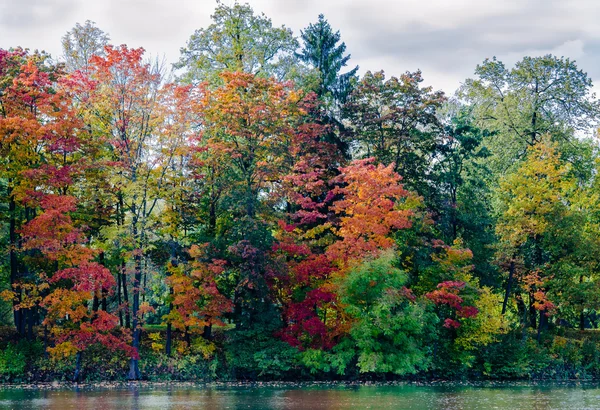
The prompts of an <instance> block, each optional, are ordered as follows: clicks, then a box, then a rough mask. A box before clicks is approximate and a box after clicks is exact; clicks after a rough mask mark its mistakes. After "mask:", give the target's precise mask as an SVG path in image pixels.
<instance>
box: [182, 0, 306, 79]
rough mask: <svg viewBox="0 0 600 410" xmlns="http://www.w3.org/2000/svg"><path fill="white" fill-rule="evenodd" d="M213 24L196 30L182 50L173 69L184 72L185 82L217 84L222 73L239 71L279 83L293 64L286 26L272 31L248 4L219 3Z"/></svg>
mask: <svg viewBox="0 0 600 410" xmlns="http://www.w3.org/2000/svg"><path fill="white" fill-rule="evenodd" d="M211 18H212V20H213V23H212V24H211V25H210V26H208V27H207V28H205V29H204V28H202V29H198V30H196V31H195V32H194V34H193V35H192V36H191V37H190V39H189V41H188V43H187V46H186V47H183V48H182V49H181V58H180V59H179V62H178V63H177V64H176V65H175V67H177V68H183V69H185V70H186V72H185V74H184V75H183V77H182V79H183V80H184V81H185V82H193V83H199V82H202V81H209V82H211V83H214V82H217V83H218V82H219V81H220V78H219V74H220V73H221V72H223V71H230V72H233V71H241V72H245V73H249V74H254V75H258V76H261V77H265V78H268V77H275V78H277V79H279V80H282V79H283V78H284V77H285V75H286V73H287V72H288V71H289V69H290V66H291V63H292V62H293V58H292V57H293V53H294V50H296V48H297V45H298V44H297V41H296V39H295V38H294V36H293V35H292V32H291V30H290V29H288V28H286V27H285V26H282V27H273V23H272V22H271V19H269V18H267V17H266V16H265V15H264V14H261V15H255V14H254V10H252V8H251V7H250V5H248V4H239V3H237V2H235V3H234V4H233V6H231V7H230V6H227V5H225V4H224V3H221V2H218V3H217V9H216V10H215V13H214V14H213V15H212V16H211Z"/></svg>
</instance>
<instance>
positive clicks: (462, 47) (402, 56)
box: [0, 0, 600, 93]
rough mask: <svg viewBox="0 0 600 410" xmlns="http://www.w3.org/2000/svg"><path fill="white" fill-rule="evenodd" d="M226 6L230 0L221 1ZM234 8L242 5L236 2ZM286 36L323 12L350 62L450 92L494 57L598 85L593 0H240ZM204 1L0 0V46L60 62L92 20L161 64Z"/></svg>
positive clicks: (200, 16)
mask: <svg viewBox="0 0 600 410" xmlns="http://www.w3.org/2000/svg"><path fill="white" fill-rule="evenodd" d="M224 2H225V3H226V4H233V0H225V1H224ZM242 2H243V1H242ZM248 3H250V5H251V6H252V7H253V8H254V10H255V12H263V13H265V14H266V15H267V16H268V17H270V18H271V19H272V20H273V23H274V24H275V25H278V26H279V25H283V24H284V25H286V26H287V27H289V28H291V29H292V30H293V31H294V33H295V35H298V34H299V31H300V29H302V28H304V27H306V26H307V25H308V24H309V23H311V22H314V21H315V20H316V19H317V16H318V14H319V13H323V14H325V17H326V18H327V19H328V20H329V22H330V23H331V25H332V26H333V28H334V29H339V30H340V32H341V34H342V39H343V41H345V42H346V45H347V48H348V51H349V52H350V53H351V54H352V60H351V63H352V64H353V65H355V64H358V65H359V66H360V71H361V73H362V72H365V71H367V70H371V71H376V70H381V69H384V70H385V71H386V74H387V75H388V76H390V75H399V74H400V73H402V72H404V71H407V70H411V71H413V70H416V69H417V68H420V69H421V70H422V71H423V76H424V78H425V81H426V83H428V84H430V85H433V86H434V87H435V88H436V89H442V90H444V91H446V92H447V93H452V92H453V91H454V90H455V89H456V88H457V87H458V86H459V85H460V83H461V82H462V81H464V79H465V78H467V77H469V76H471V75H472V73H473V70H474V68H475V66H476V65H477V64H478V63H480V62H481V61H483V60H484V59H485V58H486V57H492V56H494V55H495V56H497V57H498V58H499V59H501V60H502V61H504V62H505V63H507V64H512V63H514V62H515V61H517V60H519V59H520V58H521V57H523V56H525V55H531V56H535V55H542V54H547V53H552V54H556V55H558V56H565V57H570V58H572V59H575V60H577V63H578V66H579V67H580V68H581V69H583V70H584V71H587V72H588V74H589V75H590V76H591V78H592V79H594V80H596V81H595V83H598V84H595V85H596V87H595V88H596V89H598V88H599V87H598V85H600V24H599V21H600V4H599V2H598V0H569V1H566V0H249V1H248ZM215 6H216V2H215V1H214V0H160V1H159V0H0V48H9V47H14V46H23V47H28V48H30V49H43V50H46V51H48V52H50V53H51V54H52V55H53V56H55V57H56V56H60V54H61V48H60V38H61V37H62V35H63V34H64V33H65V32H66V31H68V30H69V29H70V28H72V27H73V26H74V25H75V23H76V22H80V23H83V22H84V21H85V20H87V19H89V20H93V21H95V22H96V24H97V26H98V27H99V28H101V29H102V30H104V31H105V32H107V33H108V34H109V35H110V37H111V42H112V43H113V44H123V43H124V44H127V45H129V46H130V47H140V46H143V47H144V48H145V49H146V50H147V51H148V53H150V54H152V55H153V56H157V55H158V56H163V55H164V56H165V57H166V59H167V61H168V62H175V61H176V60H177V59H178V57H179V48H180V47H182V46H184V45H185V43H186V41H187V39H188V38H189V36H190V35H191V34H192V33H193V32H194V30H195V29H197V28H200V27H206V26H207V25H208V24H210V15H211V14H212V12H213V10H214V8H215Z"/></svg>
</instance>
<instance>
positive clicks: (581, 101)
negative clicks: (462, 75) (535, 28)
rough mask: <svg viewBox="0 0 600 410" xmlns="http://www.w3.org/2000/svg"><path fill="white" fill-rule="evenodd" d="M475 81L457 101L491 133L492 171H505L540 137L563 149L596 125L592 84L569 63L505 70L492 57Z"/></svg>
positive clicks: (532, 61)
mask: <svg viewBox="0 0 600 410" xmlns="http://www.w3.org/2000/svg"><path fill="white" fill-rule="evenodd" d="M475 75H476V78H474V79H468V80H467V81H465V84H464V86H463V87H462V89H461V95H462V97H463V98H465V99H466V101H467V102H469V103H470V104H472V105H473V106H474V115H475V118H476V121H477V125H479V126H480V127H482V128H485V129H488V130H490V131H495V133H494V134H493V137H492V138H488V139H487V141H486V145H487V146H488V147H489V149H490V151H491V152H492V154H493V156H492V157H491V160H492V162H491V164H492V168H493V170H494V171H498V172H505V171H507V170H508V169H509V168H510V166H511V165H513V164H516V160H518V159H522V158H524V156H525V154H526V150H527V147H529V146H532V145H534V144H535V143H537V142H538V141H539V140H540V139H541V136H542V135H545V134H550V135H551V136H552V138H553V139H554V140H556V141H559V142H561V144H562V143H565V142H568V141H569V139H571V138H573V136H574V134H575V133H576V132H586V131H589V130H593V129H594V128H595V126H596V125H597V123H598V119H600V106H599V104H598V101H597V100H596V99H595V97H594V95H593V94H592V80H591V79H590V78H589V77H588V76H587V74H586V73H585V72H583V71H582V70H580V69H579V68H578V67H577V65H576V64H575V62H574V61H572V60H570V59H568V58H564V57H561V58H559V57H556V56H553V55H545V56H543V57H524V58H523V59H522V60H521V61H519V62H517V63H516V64H515V66H514V67H512V68H510V69H509V68H507V67H506V66H505V65H504V64H503V63H502V62H501V61H499V60H497V59H496V58H495V57H494V58H493V59H491V60H490V59H486V60H485V61H484V62H483V63H482V64H481V65H478V66H477V68H476V70H475Z"/></svg>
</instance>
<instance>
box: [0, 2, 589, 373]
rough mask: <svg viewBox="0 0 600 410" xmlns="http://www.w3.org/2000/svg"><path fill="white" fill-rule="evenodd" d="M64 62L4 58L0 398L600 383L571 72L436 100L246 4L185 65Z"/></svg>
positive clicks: (537, 71)
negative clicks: (51, 392) (159, 385)
mask: <svg viewBox="0 0 600 410" xmlns="http://www.w3.org/2000/svg"><path fill="white" fill-rule="evenodd" d="M59 41H61V39H57V42H59ZM62 46H63V52H64V53H63V55H62V56H51V55H48V54H46V53H45V52H38V51H31V50H27V49H22V48H20V47H18V45H14V47H12V48H8V49H0V379H2V380H4V381H16V382H25V381H52V380H73V381H80V380H139V379H149V380H193V381H196V380H356V379H360V380H389V379H398V378H404V379H406V378H409V379H440V378H441V379H457V378H463V379H466V378H468V379H548V378H550V379H562V378H581V379H592V378H596V377H598V376H600V332H599V331H598V330H597V329H598V325H600V287H599V280H600V179H599V175H600V145H599V140H598V139H597V137H596V136H597V132H596V129H597V126H598V120H600V102H599V101H598V100H596V98H595V96H594V95H593V93H592V81H591V79H590V78H589V77H588V75H587V74H586V73H585V72H583V71H582V70H580V69H579V68H578V67H577V65H576V62H575V61H572V60H570V59H568V58H564V57H558V56H553V55H545V56H541V57H527V56H523V57H522V58H521V59H520V60H519V61H518V62H517V63H516V64H514V65H505V64H503V63H502V62H501V61H499V60H498V59H496V58H490V59H486V60H485V61H482V62H481V63H480V64H479V65H478V66H477V67H474V71H473V75H472V77H471V78H468V79H465V80H464V81H463V82H462V84H461V87H460V88H459V89H458V90H446V92H442V91H438V90H435V89H433V88H432V87H428V86H426V85H425V84H426V81H424V77H425V79H426V75H427V73H422V72H420V71H415V72H410V71H407V72H400V73H384V72H383V71H377V67H361V70H364V71H360V72H359V68H358V67H355V66H354V65H353V64H352V58H351V54H350V52H351V50H347V49H346V45H345V43H344V41H343V33H340V32H339V31H337V30H336V29H335V28H334V27H331V25H330V24H329V22H328V21H327V19H326V18H325V17H324V16H323V15H320V16H319V17H318V19H315V21H314V22H313V23H311V24H307V26H306V28H305V29H303V30H302V31H300V33H296V34H294V33H292V31H291V30H290V29H288V28H286V27H285V26H282V27H277V26H275V25H274V24H273V23H272V21H271V20H270V19H269V17H267V16H265V15H263V14H259V13H256V12H255V11H254V10H253V9H252V8H251V7H250V6H249V5H247V4H238V3H235V4H233V5H231V6H230V5H225V4H223V3H217V6H216V10H215V11H214V13H213V16H212V23H211V24H210V25H208V26H207V27H205V28H200V29H198V30H196V31H195V32H194V33H193V34H191V37H190V38H189V41H188V42H187V44H182V45H181V46H182V48H181V56H180V59H179V61H177V62H175V63H174V64H170V63H171V62H169V63H165V62H162V61H160V59H156V58H155V59H152V58H149V57H148V56H147V55H146V54H145V52H144V49H142V48H131V47H128V46H126V45H119V46H117V45H111V39H110V37H109V33H105V32H104V31H102V29H101V28H99V27H97V26H96V25H95V23H93V22H91V21H87V22H85V23H84V24H79V23H78V24H76V25H75V26H74V27H73V28H72V29H71V30H70V31H68V32H67V33H65V35H64V37H63V38H62ZM368 70H371V71H368ZM362 72H364V74H360V75H359V73H362Z"/></svg>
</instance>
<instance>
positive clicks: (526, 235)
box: [496, 137, 585, 331]
mask: <svg viewBox="0 0 600 410" xmlns="http://www.w3.org/2000/svg"><path fill="white" fill-rule="evenodd" d="M578 191H579V189H578V187H577V182H576V180H575V178H573V176H572V175H571V174H570V167H569V165H568V164H565V163H564V162H563V161H562V160H561V159H560V157H559V154H558V145H557V144H556V143H553V142H551V141H550V139H549V137H545V138H544V139H542V140H541V141H540V142H538V143H536V144H535V145H533V146H532V147H531V148H529V150H528V153H527V156H526V158H525V160H524V161H523V162H522V163H521V164H520V166H519V168H518V169H516V170H515V171H514V172H513V173H510V174H508V175H506V176H505V178H503V179H502V180H501V182H500V187H499V200H500V202H499V204H498V205H499V207H498V222H497V225H496V233H497V234H498V237H499V239H500V244H499V246H500V248H499V249H500V252H501V255H502V257H503V258H504V259H508V260H509V267H510V268H509V276H508V280H507V285H506V292H505V299H504V300H505V302H504V304H505V305H506V303H507V301H508V297H509V293H510V291H511V288H512V286H513V281H514V280H515V276H516V275H515V273H516V272H518V271H517V270H516V269H515V268H516V266H515V265H516V264H517V265H521V266H522V268H521V269H520V270H521V272H520V275H519V276H518V278H517V279H519V283H520V284H521V286H522V289H523V290H525V291H526V292H527V296H528V298H529V319H530V324H531V326H532V327H536V312H537V311H540V315H539V316H540V323H539V326H537V327H538V329H539V330H540V331H541V329H542V327H544V326H545V323H546V321H547V317H548V315H549V314H551V313H552V312H553V311H554V308H555V307H556V302H557V300H556V299H554V300H553V301H551V297H550V296H551V295H552V294H553V293H554V291H555V292H556V293H557V294H559V293H561V292H560V290H559V288H555V289H552V288H553V287H555V286H557V281H559V280H560V279H561V278H562V280H565V279H567V278H569V277H571V279H567V280H566V282H569V281H570V280H572V279H573V277H572V275H573V274H574V273H575V272H576V271H575V270H573V269H572V268H570V267H568V265H566V266H565V265H563V264H561V263H560V261H561V260H564V258H566V257H569V256H570V254H571V253H573V252H576V249H577V247H578V246H580V245H582V244H583V242H582V238H581V237H580V232H581V229H580V221H581V219H580V217H579V211H578V209H577V207H576V206H574V204H575V203H576V201H575V200H576V198H577V197H578V195H579V193H578ZM583 246H585V245H583ZM561 267H562V268H566V270H564V271H562V269H561ZM565 275H566V277H565ZM578 279H579V275H577V280H578ZM562 286H564V284H563V285H562ZM562 286H561V287H562ZM519 300H522V298H521V297H520V295H519ZM519 303H520V305H521V306H522V302H519ZM504 310H505V309H504ZM520 313H521V314H522V317H524V316H525V309H524V307H521V308H520Z"/></svg>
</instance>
